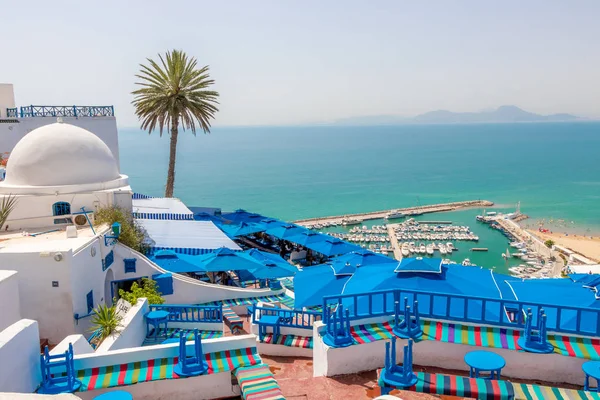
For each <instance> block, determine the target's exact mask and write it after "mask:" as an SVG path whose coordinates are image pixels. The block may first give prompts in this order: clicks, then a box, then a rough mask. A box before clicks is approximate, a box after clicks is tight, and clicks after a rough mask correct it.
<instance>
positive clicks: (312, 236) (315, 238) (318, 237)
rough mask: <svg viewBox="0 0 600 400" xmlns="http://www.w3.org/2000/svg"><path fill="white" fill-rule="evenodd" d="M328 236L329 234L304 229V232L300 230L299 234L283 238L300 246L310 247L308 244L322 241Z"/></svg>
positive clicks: (328, 237)
mask: <svg viewBox="0 0 600 400" xmlns="http://www.w3.org/2000/svg"><path fill="white" fill-rule="evenodd" d="M330 238H331V236H328V235H323V234H321V233H317V232H313V231H309V230H306V231H305V232H302V233H300V234H299V235H294V236H288V237H286V238H285V240H287V241H288V242H292V243H295V244H299V245H300V246H304V247H308V248H310V247H309V246H311V245H313V244H316V243H319V242H324V241H326V240H327V239H330Z"/></svg>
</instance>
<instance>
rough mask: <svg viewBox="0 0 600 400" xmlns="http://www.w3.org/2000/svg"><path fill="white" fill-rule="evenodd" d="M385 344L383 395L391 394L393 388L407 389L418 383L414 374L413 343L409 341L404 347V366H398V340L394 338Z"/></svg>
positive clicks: (382, 380) (382, 374)
mask: <svg viewBox="0 0 600 400" xmlns="http://www.w3.org/2000/svg"><path fill="white" fill-rule="evenodd" d="M390 341H391V349H390V342H387V343H386V344H385V367H384V368H383V369H382V370H381V375H380V378H379V381H380V387H381V394H382V395H384V394H389V393H390V391H391V390H392V388H395V387H399V388H407V387H411V386H413V385H414V384H416V383H417V380H418V378H417V375H416V374H415V373H414V372H413V365H412V364H413V350H412V347H413V341H412V340H410V339H409V341H408V345H406V346H404V359H403V362H402V366H400V365H397V364H396V338H395V337H392V339H391V340H390Z"/></svg>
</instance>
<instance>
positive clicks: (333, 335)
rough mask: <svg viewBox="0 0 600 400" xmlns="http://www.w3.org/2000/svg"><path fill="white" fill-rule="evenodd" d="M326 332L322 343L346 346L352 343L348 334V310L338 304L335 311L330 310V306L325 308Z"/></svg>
mask: <svg viewBox="0 0 600 400" xmlns="http://www.w3.org/2000/svg"><path fill="white" fill-rule="evenodd" d="M325 317H326V320H325V327H326V331H325V332H326V333H325V336H323V343H325V344H326V345H327V346H329V347H347V346H350V345H352V344H353V343H354V339H352V335H351V334H350V311H348V310H346V312H345V313H344V307H343V306H342V305H341V304H339V305H338V307H337V311H334V312H332V311H331V309H330V308H326V309H325Z"/></svg>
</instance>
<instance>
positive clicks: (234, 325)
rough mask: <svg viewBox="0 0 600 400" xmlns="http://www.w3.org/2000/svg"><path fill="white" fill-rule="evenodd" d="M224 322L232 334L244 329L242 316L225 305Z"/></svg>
mask: <svg viewBox="0 0 600 400" xmlns="http://www.w3.org/2000/svg"><path fill="white" fill-rule="evenodd" d="M223 322H225V325H227V326H228V327H229V329H230V330H231V333H237V332H238V331H239V330H243V329H244V322H243V321H242V319H241V318H240V316H239V315H237V314H236V313H235V312H234V311H233V310H232V309H231V307H229V306H227V305H223Z"/></svg>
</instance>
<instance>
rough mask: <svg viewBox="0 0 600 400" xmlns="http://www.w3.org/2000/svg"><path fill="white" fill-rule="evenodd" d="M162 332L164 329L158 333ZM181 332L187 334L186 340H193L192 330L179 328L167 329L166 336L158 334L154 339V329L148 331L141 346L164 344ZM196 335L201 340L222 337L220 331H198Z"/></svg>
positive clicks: (177, 336)
mask: <svg viewBox="0 0 600 400" xmlns="http://www.w3.org/2000/svg"><path fill="white" fill-rule="evenodd" d="M162 332H164V329H161V330H160V332H159V333H162ZM182 332H187V338H186V340H193V339H194V331H193V330H189V329H179V328H169V329H168V330H167V335H166V336H165V335H162V334H159V335H158V337H157V338H156V339H155V338H154V329H152V330H150V333H149V334H148V336H147V337H146V339H144V343H143V344H142V346H152V345H155V344H161V343H162V342H164V341H165V340H168V339H173V338H179V337H180V336H181V333H182ZM198 335H199V336H200V338H201V339H203V340H204V339H215V338H220V337H223V332H221V331H198Z"/></svg>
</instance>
